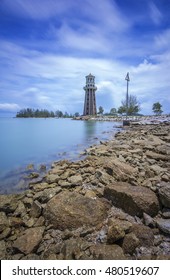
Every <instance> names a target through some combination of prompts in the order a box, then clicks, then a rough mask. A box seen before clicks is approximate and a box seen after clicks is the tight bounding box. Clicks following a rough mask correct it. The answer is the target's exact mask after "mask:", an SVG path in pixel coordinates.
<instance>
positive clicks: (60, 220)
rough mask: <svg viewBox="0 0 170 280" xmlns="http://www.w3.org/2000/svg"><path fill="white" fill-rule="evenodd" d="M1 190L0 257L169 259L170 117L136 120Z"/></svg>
mask: <svg viewBox="0 0 170 280" xmlns="http://www.w3.org/2000/svg"><path fill="white" fill-rule="evenodd" d="M85 154H86V158H85V159H83V160H81V161H77V162H70V161H66V160H64V161H59V162H55V163H53V165H52V167H51V169H50V170H49V171H48V172H47V173H46V175H45V176H44V177H43V178H42V179H41V181H39V182H36V181H33V182H31V183H30V185H29V189H28V190H27V191H24V192H23V193H22V194H15V195H12V194H11V195H0V257H1V259H15V260H17V259H76V260H78V259H92V260H93V259H170V184H169V181H170V124H169V123H168V122H165V123H161V124H152V125H149V124H148V125H142V124H140V125H135V126H133V125H132V126H131V127H129V128H128V129H127V130H124V131H123V132H118V133H117V134H116V136H115V138H114V139H113V140H110V141H107V142H101V144H100V145H96V146H92V147H90V148H88V149H86V150H85Z"/></svg>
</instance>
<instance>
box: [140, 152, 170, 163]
mask: <svg viewBox="0 0 170 280" xmlns="http://www.w3.org/2000/svg"><path fill="white" fill-rule="evenodd" d="M145 155H146V156H147V157H148V158H151V159H155V160H157V161H158V160H163V161H168V156H167V155H162V154H158V153H155V152H152V151H146V153H145Z"/></svg>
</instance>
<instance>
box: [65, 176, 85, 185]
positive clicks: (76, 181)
mask: <svg viewBox="0 0 170 280" xmlns="http://www.w3.org/2000/svg"><path fill="white" fill-rule="evenodd" d="M68 181H69V182H70V183H71V185H72V186H77V185H80V184H81V183H82V181H83V179H82V177H81V175H74V176H71V177H69V178H68Z"/></svg>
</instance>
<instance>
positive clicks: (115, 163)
mask: <svg viewBox="0 0 170 280" xmlns="http://www.w3.org/2000/svg"><path fill="white" fill-rule="evenodd" d="M103 167H104V169H105V170H106V172H107V173H108V174H109V175H111V176H113V177H114V178H115V179H116V180H118V181H129V179H130V178H132V176H135V174H136V173H137V169H136V168H134V167H131V166H130V165H129V164H127V163H124V162H122V161H120V160H118V159H112V160H109V161H107V162H105V163H104V165H103Z"/></svg>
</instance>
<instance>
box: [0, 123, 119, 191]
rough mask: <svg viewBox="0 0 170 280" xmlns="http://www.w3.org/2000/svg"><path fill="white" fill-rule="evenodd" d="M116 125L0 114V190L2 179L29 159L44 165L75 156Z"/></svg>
mask: <svg viewBox="0 0 170 280" xmlns="http://www.w3.org/2000/svg"><path fill="white" fill-rule="evenodd" d="M117 125H118V123H114V122H105V121H103V122H99V121H97V122H96V121H74V120H71V119H55V118H51V119H35V118H34V119H31V118H29V119H22V118H0V191H1V189H2V188H4V184H5V179H7V178H9V177H10V175H11V174H15V173H16V174H17V173H19V170H24V168H26V166H27V165H28V164H30V163H33V164H34V165H40V164H46V165H48V164H50V163H51V162H52V161H55V160H60V159H63V158H66V159H71V160H75V159H76V158H78V155H79V154H80V152H81V151H83V150H84V149H85V148H86V147H88V146H90V145H91V144H94V143H98V142H99V140H107V139H109V138H110V137H111V136H113V134H114V133H115V132H116V131H117V130H118V129H117V128H116V126H117ZM15 171H16V172H15ZM10 184H11V182H10ZM9 187H10V186H9V184H8V188H9ZM11 188H12V186H11Z"/></svg>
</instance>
